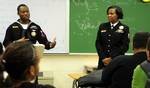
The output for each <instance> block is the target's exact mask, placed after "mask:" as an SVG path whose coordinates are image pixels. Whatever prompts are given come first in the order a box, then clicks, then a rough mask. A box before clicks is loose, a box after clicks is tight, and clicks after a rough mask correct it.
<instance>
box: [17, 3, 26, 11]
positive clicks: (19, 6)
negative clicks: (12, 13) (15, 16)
mask: <svg viewBox="0 0 150 88" xmlns="http://www.w3.org/2000/svg"><path fill="white" fill-rule="evenodd" d="M21 6H25V7H28V6H27V5H26V4H20V5H19V6H18V7H17V13H19V9H20V7H21Z"/></svg>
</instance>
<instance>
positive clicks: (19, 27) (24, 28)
mask: <svg viewBox="0 0 150 88" xmlns="http://www.w3.org/2000/svg"><path fill="white" fill-rule="evenodd" d="M17 12H18V15H19V17H20V19H18V20H17V22H14V23H13V24H11V25H10V26H9V27H8V28H7V31H6V35H5V38H4V41H3V45H4V46H5V47H6V46H8V45H9V44H10V43H11V42H16V41H25V40H29V41H31V42H32V43H33V44H35V43H36V42H37V41H38V42H39V43H40V44H44V45H45V49H51V48H54V47H55V45H56V41H55V39H54V41H52V42H50V41H48V40H47V37H46V35H45V33H44V32H43V31H42V29H41V28H40V26H39V25H37V24H36V23H34V22H32V21H31V20H30V12H29V8H28V6H27V5H25V4H20V5H19V6H18V7H17Z"/></svg>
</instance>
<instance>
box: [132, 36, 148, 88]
mask: <svg viewBox="0 0 150 88" xmlns="http://www.w3.org/2000/svg"><path fill="white" fill-rule="evenodd" d="M132 88H150V38H149V39H148V43H147V60H146V61H144V62H142V63H141V64H140V65H138V66H137V67H136V69H135V70H134V74H133V80H132Z"/></svg>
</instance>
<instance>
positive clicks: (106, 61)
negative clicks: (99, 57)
mask: <svg viewBox="0 0 150 88" xmlns="http://www.w3.org/2000/svg"><path fill="white" fill-rule="evenodd" d="M111 60H112V59H111V57H109V58H105V59H103V63H104V65H108V64H109V63H110V62H111Z"/></svg>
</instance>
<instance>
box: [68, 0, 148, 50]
mask: <svg viewBox="0 0 150 88" xmlns="http://www.w3.org/2000/svg"><path fill="white" fill-rule="evenodd" d="M110 5H119V6H120V7H122V9H123V13H124V19H123V20H121V21H122V22H123V23H124V24H126V25H128V26H129V27H130V38H131V41H132V37H133V35H134V34H135V33H136V32H138V31H149V30H150V3H143V2H141V0H70V33H69V34H70V35H69V36H70V37H69V38H70V39H69V41H70V47H69V49H70V50H69V52H70V53H95V52H96V49H95V39H96V35H97V31H98V27H99V24H100V23H103V22H107V17H106V9H107V8H108V7H109V6H110ZM131 51H132V50H131V44H130V49H129V50H128V52H131Z"/></svg>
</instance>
